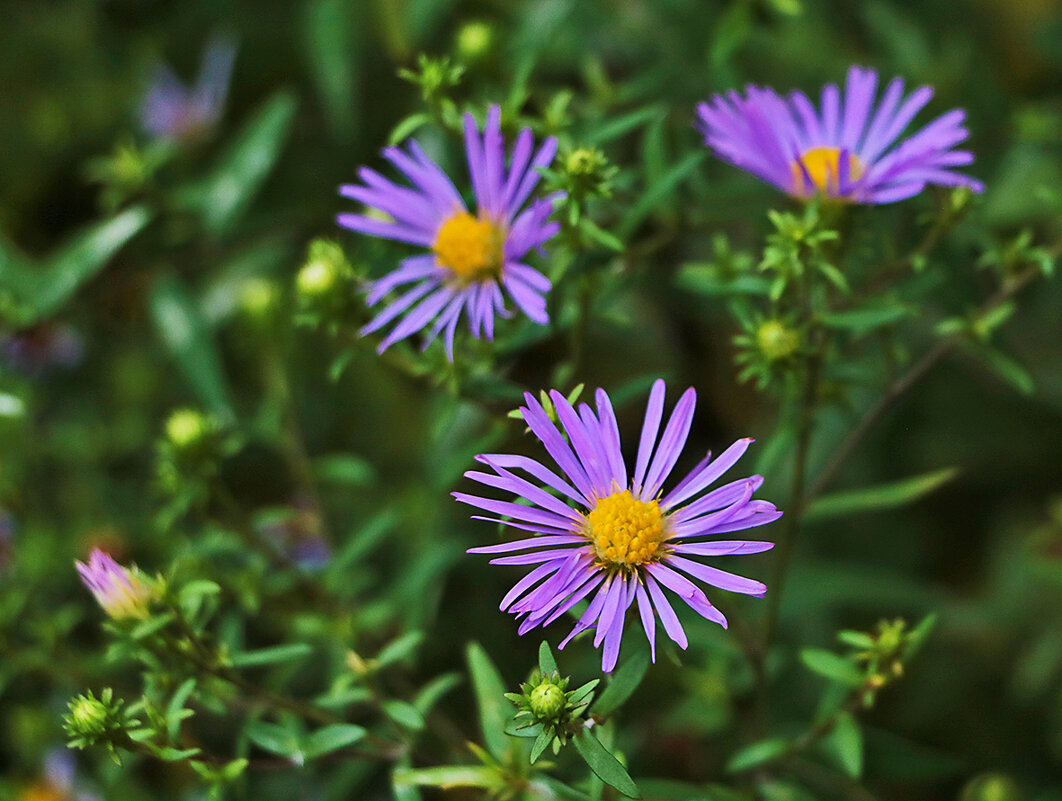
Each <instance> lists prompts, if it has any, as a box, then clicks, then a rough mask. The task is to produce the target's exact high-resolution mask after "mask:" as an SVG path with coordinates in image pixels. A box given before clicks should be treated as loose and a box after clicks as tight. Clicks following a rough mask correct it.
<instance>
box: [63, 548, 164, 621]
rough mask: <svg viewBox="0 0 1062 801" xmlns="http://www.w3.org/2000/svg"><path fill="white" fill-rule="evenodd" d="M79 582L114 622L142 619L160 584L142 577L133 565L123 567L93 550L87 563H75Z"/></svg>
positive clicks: (154, 598) (148, 609)
mask: <svg viewBox="0 0 1062 801" xmlns="http://www.w3.org/2000/svg"><path fill="white" fill-rule="evenodd" d="M74 564H75V565H76V566H77V572H78V573H79V574H80V575H81V581H82V582H84V584H85V586H86V587H88V589H89V590H90V591H91V592H92V594H93V596H95V598H96V601H97V602H98V603H99V605H100V607H101V608H102V609H103V611H104V612H106V613H107V615H108V616H110V617H111V618H113V619H114V620H130V619H132V620H144V619H145V618H147V617H148V615H149V614H150V606H151V602H152V601H154V600H156V599H157V598H158V597H159V594H160V589H161V581H160V580H158V579H152V578H150V577H148V576H145V575H144V574H143V573H141V572H140V570H138V569H137V568H136V567H135V566H134V567H132V568H128V567H123V566H122V565H120V564H118V563H117V562H116V561H114V559H113V558H111V556H110V555H109V554H106V553H104V552H103V551H101V550H100V549H99V548H96V549H94V550H93V551H92V553H91V554H90V555H89V560H88V564H85V563H84V562H78V561H75V562H74Z"/></svg>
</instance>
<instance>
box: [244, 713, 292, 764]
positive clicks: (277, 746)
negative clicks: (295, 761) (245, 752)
mask: <svg viewBox="0 0 1062 801" xmlns="http://www.w3.org/2000/svg"><path fill="white" fill-rule="evenodd" d="M245 731H246V733H247V739H248V740H250V741H251V742H252V743H254V744H255V745H257V746H258V747H259V748H261V749H262V750H263V751H268V752H269V753H271V754H276V755H277V756H282V757H289V758H295V757H298V756H300V751H299V740H298V738H297V737H296V736H295V734H294V733H293V732H291V731H288V730H287V729H285V728H284V727H283V726H278V725H277V724H276V723H266V722H264V721H261V720H254V721H251V722H250V723H249V724H248V725H247V728H246V730H245Z"/></svg>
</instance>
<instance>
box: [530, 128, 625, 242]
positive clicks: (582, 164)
mask: <svg viewBox="0 0 1062 801" xmlns="http://www.w3.org/2000/svg"><path fill="white" fill-rule="evenodd" d="M618 171H619V168H618V167H616V166H614V165H612V164H609V162H608V158H607V157H606V156H605V154H604V153H603V152H601V151H600V150H598V149H597V148H594V147H576V148H573V149H571V150H568V151H566V152H563V153H561V155H560V157H559V158H558V159H557V161H556V163H555V164H554V166H553V167H550V168H549V169H544V170H542V174H543V176H544V177H545V187H546V189H547V191H549V192H563V193H564V198H563V199H561V200H560V205H559V208H560V209H561V212H560V214H559V216H560V217H561V218H562V220H564V222H565V223H566V224H567V225H568V226H570V227H572V228H575V227H579V228H580V229H581V230H582V229H585V228H586V227H587V224H581V222H582V219H583V217H584V213H585V211H586V204H587V203H588V202H589V201H590V200H593V199H594V198H608V197H611V196H612V181H613V179H614V178H615V177H616V173H617V172H618ZM583 232H584V233H587V234H590V236H591V238H593V232H592V231H587V230H583Z"/></svg>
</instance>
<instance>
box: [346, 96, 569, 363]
mask: <svg viewBox="0 0 1062 801" xmlns="http://www.w3.org/2000/svg"><path fill="white" fill-rule="evenodd" d="M534 144H535V143H534V137H533V135H532V133H531V130H530V129H529V128H524V129H523V130H522V131H521V132H520V134H519V136H518V137H517V139H516V145H515V146H514V148H513V151H512V154H511V159H510V162H509V166H508V169H506V165H505V141H504V139H503V138H502V135H501V109H500V108H499V107H498V106H492V107H491V108H490V111H488V113H487V124H486V127H485V129H484V131H483V133H482V135H481V134H480V132H479V130H478V129H477V127H476V122H475V119H474V118H473V117H472V115H471V114H466V115H465V149H466V151H467V155H468V167H469V172H470V173H471V176H472V187H473V189H474V192H475V198H476V205H477V209H476V213H475V214H472V213H471V212H469V210H468V209H467V207H466V206H465V204H464V201H463V200H462V199H461V195H460V194H459V193H458V191H457V189H456V188H455V187H454V184H453V182H451V181H450V179H449V178H448V177H447V176H446V174H445V173H444V172H443V171H442V170H441V169H440V168H439V167H438V165H436V164H435V163H434V162H433V161H432V160H431V159H429V158H428V157H427V156H426V155H425V154H424V152H423V151H422V150H421V148H420V146H419V145H418V144H417V143H416V142H415V141H411V142H410V143H409V149H408V151H403V150H400V149H399V148H397V147H390V148H387V149H386V150H384V152H383V155H384V157H385V158H386V159H388V160H389V161H390V162H391V163H392V164H394V165H395V166H396V167H397V168H398V169H399V170H401V171H402V172H403V173H404V174H405V175H406V176H407V177H408V178H409V180H410V181H412V183H413V184H414V187H415V188H412V189H410V188H406V187H401V186H398V185H396V184H394V183H392V182H391V181H389V180H387V179H386V178H384V177H383V176H381V175H380V174H379V173H377V172H375V171H374V170H371V169H369V168H367V167H362V168H361V169H360V170H359V171H358V176H359V177H360V178H361V180H362V181H363V182H364V185H363V186H362V185H348V186H343V187H341V189H340V193H341V194H342V195H344V196H346V197H349V198H352V199H353V200H357V201H359V202H361V203H364V204H365V205H366V206H368V207H369V208H370V209H372V210H374V211H375V215H374V216H373V215H369V214H340V215H339V217H338V222H339V224H340V225H342V226H344V227H345V228H350V229H351V230H354V231H358V232H360V233H363V234H369V235H371V236H379V237H384V238H386V239H393V240H397V241H399V242H408V243H410V244H413V245H419V246H422V247H425V248H428V249H429V250H430V251H431V252H430V253H427V254H423V255H419V256H412V257H410V258H408V259H405V260H404V261H403V262H402V265H401V266H400V267H399V268H398V269H397V270H395V271H393V272H391V273H389V274H388V275H386V276H384V277H383V278H381V279H380V280H378V281H376V282H374V283H373V285H372V288H371V289H370V291H369V295H368V298H367V302H368V303H369V305H370V306H372V305H375V304H376V303H378V302H379V301H381V300H382V299H383V298H384V297H385V296H387V294H388V293H390V292H391V291H392V290H393V289H396V288H397V287H400V286H404V285H407V284H414V286H413V288H412V289H406V290H404V291H403V292H402V294H400V295H399V296H398V297H397V298H395V299H394V300H393V301H391V302H390V303H388V304H387V305H386V307H385V308H384V309H383V311H381V312H380V313H379V314H378V315H377V316H376V317H375V318H374V319H373V320H372V321H371V322H370V323H369V324H368V325H366V326H365V327H364V328H362V330H361V333H362V334H363V335H364V334H369V333H371V332H373V331H376V330H378V329H380V328H382V327H383V326H385V325H387V324H388V323H390V322H392V321H394V320H395V319H397V318H398V317H399V316H401V315H402V314H403V313H405V316H404V317H403V318H402V320H401V322H399V323H398V324H397V325H396V326H395V327H394V328H393V329H391V332H390V333H389V334H388V335H387V336H386V337H384V339H383V341H382V342H381V343H380V346H379V348H378V350H379V351H380V352H381V353H382V352H383V351H384V350H386V349H387V348H388V347H389V346H390V345H392V344H393V343H395V342H397V341H399V340H401V339H405V338H406V337H408V336H410V335H411V334H413V333H415V332H416V331H419V330H421V329H422V328H424V327H425V326H427V325H428V324H429V323H432V321H433V320H434V323H433V324H432V325H431V328H430V330H429V331H428V335H427V336H426V337H425V340H424V347H425V348H426V347H427V346H428V345H430V344H431V342H432V341H433V340H434V339H435V338H436V337H437V336H438V335H439V334H440V333H441V332H442V331H443V330H444V329H445V331H446V334H445V339H446V352H447V355H448V357H449V358H450V359H451V361H452V360H453V346H454V333H455V331H456V329H457V323H458V320H459V318H460V315H461V312H462V310H464V311H466V313H467V316H468V323H469V329H470V330H471V332H472V336H474V337H479V336H481V335H482V336H485V337H486V338H487V339H492V338H493V336H494V317H495V315H499V316H502V317H508V316H510V315H511V312H509V311H508V310H507V309H506V307H505V300H504V298H503V295H502V289H504V290H505V291H506V293H508V295H509V297H511V298H512V300H513V302H514V303H515V304H516V305H517V306H518V307H519V308H520V309H521V310H522V311H523V312H524V314H526V315H527V316H528V317H530V318H531V319H532V320H534V321H535V322H537V323H543V324H544V323H548V322H549V315H548V314H547V313H546V299H545V293H547V292H548V291H549V290H550V289H551V287H552V285H551V283H550V281H549V279H548V278H546V277H545V276H544V275H542V273H540V272H538V271H537V270H535V269H534V268H532V267H529V266H528V265H527V264H524V263H523V259H524V257H525V255H526V254H527V252H528V251H530V250H531V249H532V248H540V247H541V246H542V245H543V244H544V243H545V242H547V241H548V240H549V239H550V238H551V237H553V236H554V235H555V234H556V233H557V231H559V230H560V225H559V224H558V223H556V222H549V216H550V214H551V213H552V212H553V204H554V202H555V201H556V200H557V199H559V197H560V195H559V194H555V195H552V196H550V197H548V198H545V199H538V200H535V201H532V203H531V204H530V206H528V207H527V208H524V204H525V203H526V202H527V199H528V197H529V196H530V194H531V192H532V190H533V189H534V188H535V186H536V185H537V184H538V181H539V177H540V176H539V173H538V169H539V168H540V167H546V166H548V165H549V164H550V163H551V162H552V161H553V156H554V155H555V153H556V151H557V141H556V140H555V139H553V138H550V139H547V140H546V141H545V142H544V143H543V144H542V146H541V147H540V148H539V149H538V151H537V152H534V154H533V151H534ZM532 154H533V155H532ZM381 215H386V216H383V217H382V216H381Z"/></svg>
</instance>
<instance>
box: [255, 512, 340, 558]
mask: <svg viewBox="0 0 1062 801" xmlns="http://www.w3.org/2000/svg"><path fill="white" fill-rule="evenodd" d="M255 526H256V528H257V529H258V533H259V534H261V535H262V536H263V537H264V538H265V539H267V540H268V541H269V542H270V543H271V544H272V545H273V547H275V548H276V549H277V550H278V551H280V552H282V553H283V554H284V555H285V556H287V557H288V558H289V559H291V560H293V561H294V562H295V563H296V564H298V566H299V567H301V568H302V569H303V570H308V571H314V570H320V569H321V568H323V567H325V566H327V564H328V562H329V560H331V558H332V547H331V545H329V543H328V540H327V539H326V538H325V536H324V533H323V532H322V531H321V518H320V516H319V515H318V514H317V513H316V512H315V511H314V510H313V508H312V507H311V506H310V505H309V504H308V503H307V502H306V501H304V500H302V499H296V501H295V503H294V505H293V506H291V507H284V508H281V509H270V510H267V511H265V512H263V513H262V515H261V516H260V517H259V519H258V520H257V521H256V524H255Z"/></svg>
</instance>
